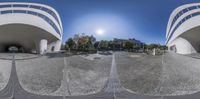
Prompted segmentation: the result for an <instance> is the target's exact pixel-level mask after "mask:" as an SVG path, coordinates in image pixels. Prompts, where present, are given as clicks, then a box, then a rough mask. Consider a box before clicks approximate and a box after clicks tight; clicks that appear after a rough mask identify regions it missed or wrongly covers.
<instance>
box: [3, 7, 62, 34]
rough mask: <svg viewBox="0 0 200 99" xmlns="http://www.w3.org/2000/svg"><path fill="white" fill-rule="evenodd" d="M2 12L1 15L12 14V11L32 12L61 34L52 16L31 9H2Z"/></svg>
mask: <svg viewBox="0 0 200 99" xmlns="http://www.w3.org/2000/svg"><path fill="white" fill-rule="evenodd" d="M0 8H1V7H0ZM0 13H1V15H2V14H12V13H23V14H31V15H35V16H38V17H40V18H42V19H44V20H45V21H46V22H47V23H49V24H50V25H51V26H52V27H53V28H54V29H55V31H56V32H57V33H58V34H59V35H60V36H61V33H60V30H59V29H58V27H57V26H56V25H55V23H54V22H53V21H52V20H51V19H50V18H48V17H47V16H45V15H43V14H41V13H38V12H34V11H29V10H4V11H0Z"/></svg>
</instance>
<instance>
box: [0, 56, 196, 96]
mask: <svg viewBox="0 0 200 99" xmlns="http://www.w3.org/2000/svg"><path fill="white" fill-rule="evenodd" d="M199 98H200V93H194V94H191V95H180V96H144V95H138V94H134V93H130V92H128V91H127V90H126V89H125V88H123V86H121V84H120V80H119V79H118V74H117V68H116V63H115V56H114V55H113V59H112V66H111V71H110V77H109V79H108V81H107V83H106V85H105V87H104V88H103V89H102V91H101V92H99V93H97V94H92V95H83V96H47V95H36V94H32V93H29V92H27V91H25V90H24V89H23V88H22V87H21V85H20V83H19V80H18V76H17V72H16V64H15V56H14V55H13V57H12V69H11V74H10V78H9V82H8V84H7V86H6V87H5V88H4V89H3V90H1V91H0V99H199Z"/></svg>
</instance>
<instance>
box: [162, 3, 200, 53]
mask: <svg viewBox="0 0 200 99" xmlns="http://www.w3.org/2000/svg"><path fill="white" fill-rule="evenodd" d="M166 45H167V46H168V48H169V50H172V51H175V52H177V53H180V54H191V53H197V52H200V3H192V4H186V5H183V6H180V7H178V8H176V9H175V10H174V11H173V12H172V14H171V15H170V18H169V21H168V25H167V31H166Z"/></svg>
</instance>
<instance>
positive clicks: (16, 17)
mask: <svg viewBox="0 0 200 99" xmlns="http://www.w3.org/2000/svg"><path fill="white" fill-rule="evenodd" d="M62 33H63V28H62V23H61V19H60V17H59V14H58V12H57V11H56V10H55V9H53V8H52V7H50V6H47V5H43V4H37V3H19V2H18V3H17V2H5V3H0V52H3V51H7V50H9V47H13V46H15V47H17V48H18V49H19V50H20V51H22V52H36V53H40V54H43V53H45V52H52V51H59V50H60V47H61V39H62Z"/></svg>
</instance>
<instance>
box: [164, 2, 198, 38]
mask: <svg viewBox="0 0 200 99" xmlns="http://www.w3.org/2000/svg"><path fill="white" fill-rule="evenodd" d="M199 8H200V5H196V6H191V7H187V8H185V9H183V10H181V11H179V13H177V14H176V16H175V17H174V19H173V21H172V23H171V25H170V28H169V31H168V35H167V37H168V36H169V33H170V31H171V28H172V26H173V25H174V23H175V22H176V21H177V19H178V18H179V17H180V16H182V15H183V14H184V13H186V12H188V11H191V10H195V9H199Z"/></svg>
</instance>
